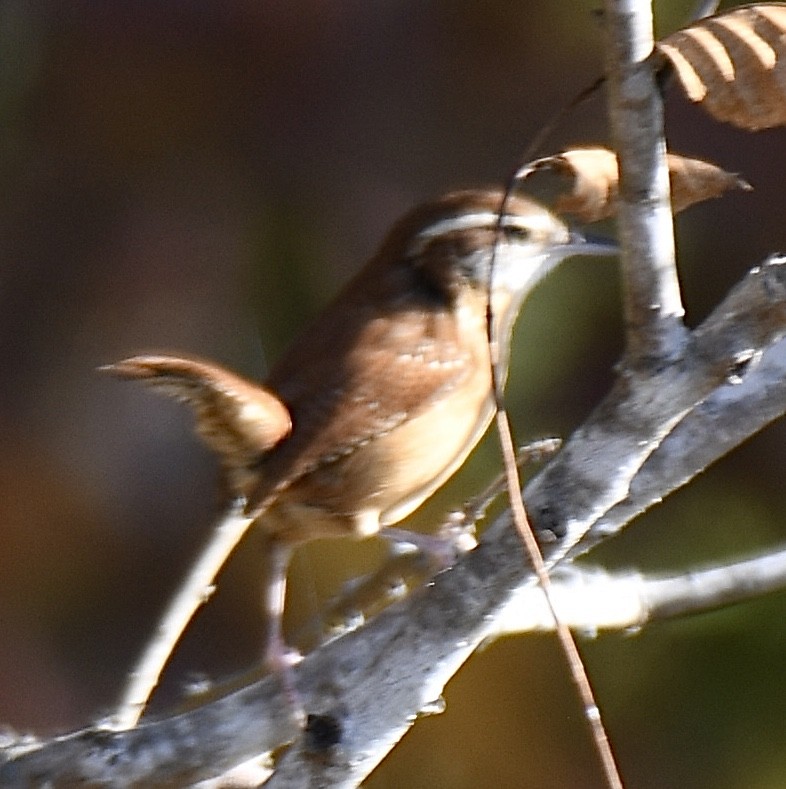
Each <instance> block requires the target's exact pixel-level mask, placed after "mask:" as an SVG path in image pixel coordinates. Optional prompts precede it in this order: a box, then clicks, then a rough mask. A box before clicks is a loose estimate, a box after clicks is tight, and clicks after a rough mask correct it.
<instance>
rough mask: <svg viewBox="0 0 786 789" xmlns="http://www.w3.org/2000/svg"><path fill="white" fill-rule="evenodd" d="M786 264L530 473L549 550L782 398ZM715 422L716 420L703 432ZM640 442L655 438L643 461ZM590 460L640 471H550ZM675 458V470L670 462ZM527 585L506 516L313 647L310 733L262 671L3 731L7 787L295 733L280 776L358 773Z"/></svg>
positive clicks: (218, 765) (757, 425)
mask: <svg viewBox="0 0 786 789" xmlns="http://www.w3.org/2000/svg"><path fill="white" fill-rule="evenodd" d="M785 263H786V260H784V259H782V258H772V259H771V260H769V261H768V262H767V263H766V264H764V265H763V266H761V267H760V268H757V269H754V270H753V271H752V272H751V273H750V274H749V275H748V276H747V277H746V278H745V279H744V280H743V281H742V282H741V283H740V284H739V285H738V286H736V287H735V288H734V289H733V291H732V292H731V293H730V294H729V296H728V297H727V298H726V299H725V300H724V302H723V303H722V304H721V305H720V306H719V307H718V309H717V310H715V312H714V313H713V314H712V315H711V316H710V317H709V318H708V319H707V320H706V321H705V323H704V324H703V325H702V326H701V327H699V328H698V329H697V330H696V331H695V332H694V335H693V337H692V339H691V342H690V343H689V345H688V347H689V348H690V349H691V350H690V353H689V354H688V356H687V357H686V359H684V360H683V361H681V362H679V363H676V362H675V363H673V364H671V365H669V366H668V367H666V368H665V369H663V370H661V371H659V372H657V373H656V374H655V375H654V376H653V379H652V382H651V383H650V384H649V385H646V384H645V382H637V384H636V385H635V386H629V385H627V382H628V381H629V378H630V377H629V376H628V374H627V373H626V371H624V370H623V371H621V373H620V382H619V383H618V385H617V386H616V387H615V388H614V390H613V391H612V393H611V394H610V395H609V397H608V398H607V399H606V401H605V402H604V403H603V404H602V405H601V406H600V407H599V408H598V409H597V411H596V413H595V415H594V416H593V417H592V418H591V420H590V421H589V422H588V423H587V425H585V426H584V427H582V428H581V429H580V430H579V431H577V433H576V434H575V435H574V436H573V437H572V438H571V440H570V442H569V444H568V448H567V449H568V451H567V453H565V452H564V451H563V453H561V454H560V455H559V456H557V458H556V459H555V460H554V461H553V462H552V463H551V464H550V465H549V466H547V467H546V469H545V470H544V472H543V473H542V474H541V475H540V478H539V479H535V480H533V482H532V483H531V484H530V486H528V489H527V491H526V497H527V500H528V501H537V502H538V512H541V513H543V512H547V513H551V515H552V520H551V521H550V523H551V532H550V533H551V535H552V541H551V542H550V543H548V544H546V545H545V546H544V548H545V551H546V555H547V556H548V557H549V558H550V560H551V561H555V557H560V556H564V555H565V554H566V552H567V551H568V550H569V547H570V535H571V529H570V528H569V526H570V521H569V518H570V517H575V516H573V515H566V514H567V513H584V517H587V515H586V514H587V513H589V514H590V515H592V516H594V518H593V520H592V523H593V524H595V526H596V528H597V529H600V528H601V527H602V528H603V529H604V530H606V531H615V530H617V529H618V528H620V527H621V525H622V523H623V519H624V518H626V517H627V518H630V517H632V516H633V515H634V514H635V513H637V512H639V511H641V510H643V509H645V508H646V507H647V506H649V505H650V504H651V503H652V502H653V501H654V500H656V499H658V498H662V497H663V496H665V495H667V494H668V493H669V492H670V490H672V489H673V488H674V487H676V486H677V485H678V484H681V483H682V482H685V481H686V480H687V479H689V478H690V477H692V476H694V475H695V474H697V473H698V472H700V471H701V470H702V469H703V468H704V467H705V466H706V465H707V463H709V462H711V461H712V460H714V459H716V458H718V457H720V456H721V455H723V454H724V453H725V452H727V451H728V450H729V449H730V448H731V446H733V445H735V444H736V443H739V442H740V441H742V440H744V439H745V438H746V437H748V436H749V435H751V434H752V433H754V432H756V431H757V430H759V429H761V428H762V427H764V426H765V425H766V424H767V423H769V422H770V421H771V420H772V419H773V418H775V417H776V416H778V415H780V414H782V413H783V412H784V411H786V375H784V374H783V369H782V367H781V365H782V364H783V362H782V359H783V358H784V357H786V353H784V352H783V345H784V342H786V341H784V340H782V337H783V335H784V327H786V265H784V264H785ZM743 352H744V353H743ZM759 359H760V360H761V361H760V362H759V363H758V364H756V362H757V360H759ZM737 382H739V383H737ZM743 387H753V388H755V400H754V401H753V403H749V400H750V396H751V395H750V392H748V393H747V396H746V397H740V396H739V394H740V393H742V394H745V392H746V390H745V389H743ZM707 419H711V420H712V422H711V424H712V426H713V427H712V429H707V430H702V429H701V426H702V424H706V422H704V423H702V421H701V420H707ZM697 420H698V421H697ZM664 425H665V426H668V427H667V429H665V428H664ZM647 431H651V432H649V433H648V432H647ZM653 433H654V435H653ZM664 435H665V437H666V440H664V437H663V436H664ZM642 443H646V444H648V445H652V444H657V447H656V448H657V451H653V452H651V453H649V454H650V455H651V457H650V459H649V460H648V461H647V462H646V463H642V462H641V452H640V447H641V444H642ZM693 446H696V447H698V449H696V450H691V447H693ZM581 458H585V459H586V458H589V459H590V460H584V461H583V462H584V463H588V462H594V463H596V464H597V465H601V466H602V467H603V468H604V469H606V472H607V473H608V475H609V477H610V478H611V477H613V476H614V475H613V473H612V472H615V473H618V470H623V471H624V470H627V469H630V468H632V467H636V469H637V470H636V471H635V472H634V473H632V474H631V475H630V484H626V486H625V489H624V491H622V494H621V495H620V494H619V493H618V494H617V495H616V496H614V497H613V499H614V501H613V504H612V506H609V500H610V498H612V497H609V495H608V486H603V485H597V484H596V485H594V486H591V487H590V488H589V492H590V494H594V496H595V498H594V499H593V497H592V495H588V493H587V492H586V491H585V490H584V489H583V488H582V485H581V483H580V482H578V483H575V484H573V483H571V484H566V485H565V486H564V487H563V488H559V487H557V486H555V485H553V484H544V480H546V481H550V480H552V479H553V478H554V476H553V475H554V474H555V472H554V470H553V469H554V468H557V469H560V468H562V469H564V468H570V467H571V464H574V466H575V464H576V463H577V462H578V460H577V459H581ZM577 468H578V469H579V470H581V469H582V468H584V466H583V465H582V463H578V466H577ZM671 468H675V469H677V471H675V472H674V473H664V469H671ZM560 473H561V474H564V473H566V472H565V471H561V472H560ZM575 473H578V472H575ZM659 474H662V476H659ZM568 479H570V478H568ZM579 479H581V476H580V477H579ZM555 513H556V514H561V517H562V518H563V520H559V518H557V519H555V518H554V517H553V515H554V514H555ZM599 533H600V532H599V531H595V532H593V535H597V534H599ZM559 535H562V536H561V537H560V536H559ZM532 585H533V580H532V575H531V572H530V571H529V569H528V568H527V566H526V564H525V560H524V557H523V554H522V551H521V547H520V544H519V540H518V537H517V535H516V534H515V532H514V530H513V529H512V528H510V525H509V522H508V519H507V517H505V516H503V517H501V518H500V519H498V520H497V521H496V522H495V523H494V524H493V525H492V526H491V527H490V528H489V529H488V530H487V532H486V534H485V535H484V537H483V539H482V540H481V542H480V545H479V546H478V548H477V549H475V550H474V551H472V552H470V553H468V554H467V555H466V556H465V557H463V558H462V559H461V560H460V561H459V562H458V564H457V565H456V566H454V567H453V568H452V569H450V570H448V571H446V572H443V573H441V574H439V575H438V576H437V577H436V578H434V580H433V582H432V583H430V584H429V585H427V586H425V587H423V588H421V589H419V590H418V591H417V592H415V593H413V594H412V595H411V596H410V597H408V598H407V599H406V600H403V601H400V602H399V603H396V604H394V605H392V606H391V607H390V608H388V609H386V610H385V611H383V612H382V613H381V614H380V615H379V616H378V617H376V618H375V619H374V620H372V621H371V622H369V623H368V624H367V625H365V626H364V627H362V628H360V629H358V630H356V631H354V632H351V633H348V634H346V635H345V636H343V637H341V638H339V639H336V640H334V641H332V642H331V643H329V644H326V645H324V646H323V647H321V648H320V649H318V650H316V651H315V652H313V653H312V654H310V655H308V656H307V657H306V658H305V659H304V660H303V662H302V663H301V664H300V665H299V666H298V667H297V682H298V689H299V691H300V694H301V697H302V699H303V703H304V705H305V708H306V709H307V710H308V711H309V713H311V715H312V718H311V725H310V726H309V727H308V728H307V730H306V731H305V732H299V731H298V730H297V727H296V726H295V724H294V723H293V722H290V721H289V719H288V716H287V705H286V700H285V699H284V698H283V697H282V694H281V693H280V689H279V687H278V685H277V681H276V680H275V679H274V678H271V677H265V678H263V679H260V680H258V681H256V682H251V683H249V684H248V685H246V686H244V687H242V688H241V689H240V690H236V691H234V692H228V693H227V694H226V695H224V696H223V697H221V698H217V699H213V700H206V701H205V702H204V703H202V704H199V705H198V706H197V707H196V708H195V709H192V710H190V711H188V712H184V713H182V714H180V715H176V716H173V717H171V718H167V719H164V720H159V721H153V722H143V723H142V724H141V725H139V726H138V727H136V728H134V729H131V730H128V731H123V732H112V731H107V730H105V729H101V728H100V727H98V728H91V729H87V730H84V731H81V732H76V733H74V734H72V735H69V736H66V737H61V738H56V739H53V740H50V741H47V742H16V743H9V744H8V745H7V746H6V747H5V748H3V749H2V756H0V759H2V761H1V762H0V786H9V787H16V786H19V787H22V786H31V785H42V784H46V783H47V782H52V784H54V785H72V784H75V783H81V784H82V785H85V786H108V785H111V786H113V787H118V786H166V785H170V786H171V785H181V786H182V785H188V784H191V783H195V782H197V781H199V780H204V779H207V778H210V777H215V776H217V775H220V774H223V773H225V772H226V771H228V770H229V769H231V768H232V767H233V766H235V765H237V764H240V763H242V762H245V761H247V760H249V759H252V758H255V757H258V756H260V755H261V754H264V753H268V752H270V751H272V750H275V749H276V748H277V747H280V746H282V745H284V744H286V743H288V742H293V743H294V744H293V746H292V747H291V748H290V749H289V751H287V752H286V753H285V754H284V756H283V757H282V758H281V759H280V760H279V763H278V765H277V768H276V770H275V772H274V774H273V776H272V778H271V779H270V782H269V785H270V786H272V787H282V786H299V787H302V786H308V785H312V786H347V787H348V786H356V785H357V784H358V783H360V782H361V781H362V779H363V778H364V777H365V776H366V775H368V774H369V773H370V772H371V770H372V769H373V768H374V767H375V766H376V765H377V764H378V763H379V762H380V761H381V760H382V759H383V758H384V756H385V755H386V754H387V752H388V751H389V750H390V749H391V748H392V747H393V746H394V745H395V744H396V742H397V741H398V740H399V739H400V738H401V736H402V735H403V734H404V732H405V731H406V730H407V729H408V728H409V727H410V726H411V725H412V722H413V721H414V720H415V719H416V718H417V716H418V714H419V713H420V711H422V710H424V709H429V708H430V706H431V705H432V703H433V702H434V701H435V700H436V699H438V698H439V696H440V694H441V692H442V689H443V688H444V686H445V684H446V683H447V682H448V681H449V679H450V677H451V676H452V675H453V674H454V673H455V672H456V670H457V669H458V668H459V666H460V665H461V664H462V663H463V662H464V661H465V660H466V659H467V658H468V657H469V655H470V654H471V653H472V652H473V651H474V650H475V648H476V647H477V646H478V645H479V644H480V643H481V642H482V641H484V640H485V639H487V638H489V637H491V636H492V635H493V633H494V632H495V631H496V630H498V629H499V627H500V625H499V624H498V623H499V622H501V621H502V617H503V615H506V614H505V612H506V607H507V606H509V605H510V601H511V599H513V597H514V596H515V595H518V594H520V593H521V590H522V589H525V588H527V587H531V586H532ZM688 585H689V587H691V586H692V584H691V583H690V581H688ZM734 585H738V586H743V584H742V582H739V583H736V582H735V583H734V584H733V586H734Z"/></svg>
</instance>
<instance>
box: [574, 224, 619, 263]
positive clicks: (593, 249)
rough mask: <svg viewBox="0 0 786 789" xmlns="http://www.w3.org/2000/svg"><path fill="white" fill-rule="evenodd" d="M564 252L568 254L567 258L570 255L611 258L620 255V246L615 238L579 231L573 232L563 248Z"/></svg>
mask: <svg viewBox="0 0 786 789" xmlns="http://www.w3.org/2000/svg"><path fill="white" fill-rule="evenodd" d="M563 251H564V252H565V253H566V254H565V256H566V257H567V256H568V255H592V256H596V257H604V256H605V257H611V256H614V255H619V252H620V246H619V244H618V243H617V242H616V241H615V240H614V239H613V238H604V237H603V236H592V235H587V234H585V233H580V232H579V231H578V230H571V231H570V235H569V237H568V242H567V244H565V246H564V247H563Z"/></svg>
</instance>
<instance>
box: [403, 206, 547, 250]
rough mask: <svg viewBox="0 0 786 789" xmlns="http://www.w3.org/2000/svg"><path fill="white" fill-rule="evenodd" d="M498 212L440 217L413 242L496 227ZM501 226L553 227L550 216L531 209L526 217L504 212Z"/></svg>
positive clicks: (534, 228) (539, 228) (537, 228)
mask: <svg viewBox="0 0 786 789" xmlns="http://www.w3.org/2000/svg"><path fill="white" fill-rule="evenodd" d="M498 221H499V214H498V213H496V212H495V211H482V212H477V213H471V214H459V215H458V216H451V217H448V218H446V219H441V220H439V221H438V222H435V223H434V224H433V225H429V226H428V227H426V228H424V229H423V230H421V231H420V233H418V234H417V236H415V243H416V244H417V242H423V241H428V240H430V239H432V238H438V237H439V236H442V235H446V234H448V233H453V232H455V231H457V230H469V229H470V228H481V227H487V228H489V229H493V228H496V227H497V222H498ZM499 224H500V226H501V227H521V228H525V229H528V230H536V231H537V230H542V231H546V232H548V231H549V230H551V229H552V227H553V224H554V223H553V220H552V218H551V217H550V216H549V215H548V214H547V213H545V212H540V211H533V212H530V213H528V214H527V216H526V217H524V216H521V215H519V214H505V215H504V216H503V217H502V221H501V222H500V223H499Z"/></svg>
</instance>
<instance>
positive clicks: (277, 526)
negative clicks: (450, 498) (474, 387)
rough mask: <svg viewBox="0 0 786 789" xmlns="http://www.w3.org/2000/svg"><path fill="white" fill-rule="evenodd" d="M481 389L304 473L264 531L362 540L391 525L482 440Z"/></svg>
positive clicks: (489, 409)
mask: <svg viewBox="0 0 786 789" xmlns="http://www.w3.org/2000/svg"><path fill="white" fill-rule="evenodd" d="M486 392H487V390H486V391H484V392H483V395H482V396H481V395H478V394H475V396H474V397H473V396H472V393H470V392H468V393H466V394H464V395H462V398H469V401H468V402H456V400H455V396H454V399H450V398H447V399H446V400H444V401H442V402H439V403H436V404H433V405H432V406H431V407H430V408H427V409H424V411H423V413H422V414H418V415H416V416H415V417H413V418H411V419H409V420H406V421H405V422H404V423H403V424H401V425H399V426H398V427H396V428H395V429H394V430H392V431H391V432H389V433H386V434H382V435H378V436H375V437H374V438H373V439H372V440H370V441H369V442H367V443H366V444H364V445H363V446H361V447H358V448H356V449H355V451H353V452H351V453H349V454H347V455H345V456H344V457H342V458H339V459H336V460H333V461H331V462H330V463H326V464H324V465H322V466H319V467H318V468H317V469H314V470H313V471H311V472H309V473H308V474H306V475H304V476H303V477H301V478H300V479H298V481H297V483H296V484H295V485H293V486H292V487H290V488H288V489H287V490H285V491H283V492H282V494H281V496H280V497H279V498H278V499H277V500H276V502H275V504H274V505H273V507H272V508H271V509H272V510H273V512H271V513H270V515H271V516H272V519H273V521H274V522H273V523H270V522H268V523H266V524H265V525H266V527H271V526H272V530H273V531H274V532H276V531H278V532H282V533H283V532H286V533H287V538H288V539H291V540H293V541H299V540H298V536H297V532H299V531H304V533H307V536H309V537H313V536H314V535H315V534H316V533H319V534H321V535H322V536H340V535H342V534H343V535H346V534H355V535H357V536H367V535H369V534H373V533H374V532H376V531H378V529H379V528H380V527H381V526H388V525H391V524H394V523H398V522H399V521H400V520H402V519H403V518H405V517H406V516H407V515H409V514H410V513H411V512H413V511H414V510H415V509H417V507H418V506H420V504H421V503H422V502H423V501H425V500H426V499H427V498H428V497H429V496H431V495H432V493H434V491H436V490H437V489H438V488H439V487H440V486H441V485H442V484H443V483H444V482H445V481H446V480H447V479H448V478H449V477H450V476H451V475H452V474H453V473H454V472H455V471H456V470H457V469H458V468H459V467H460V466H461V464H462V463H463V462H464V460H465V459H466V457H467V455H469V453H470V452H471V451H472V449H473V448H474V446H475V445H476V444H477V442H478V440H479V439H480V438H481V437H482V435H483V433H484V432H485V431H486V428H487V427H488V424H489V422H490V420H491V416H492V414H493V404H492V401H491V399H490V397H489V396H488V395H487V394H486ZM456 396H458V395H456ZM469 414H471V415H472V418H471V419H469V418H467V417H468V415H469ZM266 520H267V519H266Z"/></svg>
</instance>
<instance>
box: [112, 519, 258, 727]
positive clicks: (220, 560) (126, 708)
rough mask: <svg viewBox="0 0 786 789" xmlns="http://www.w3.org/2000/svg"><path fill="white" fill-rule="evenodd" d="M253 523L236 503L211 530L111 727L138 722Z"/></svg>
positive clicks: (131, 678)
mask: <svg viewBox="0 0 786 789" xmlns="http://www.w3.org/2000/svg"><path fill="white" fill-rule="evenodd" d="M251 523H252V519H251V518H247V517H246V516H245V515H243V514H242V511H241V510H240V509H239V508H238V507H237V506H233V507H232V508H231V509H230V510H228V511H227V513H226V514H225V515H224V516H223V517H222V518H221V520H220V521H219V523H218V525H217V526H216V527H215V528H214V529H213V530H212V531H211V534H210V538H209V540H208V543H207V545H206V546H205V547H204V548H203V549H202V552H201V553H200V555H199V558H198V559H197V561H196V563H195V564H194V566H193V567H192V568H191V570H190V571H189V573H188V576H187V577H186V579H185V580H184V581H183V583H182V584H181V585H180V587H179V588H178V590H177V592H176V593H175V596H174V597H173V598H172V600H171V601H170V603H169V606H168V607H167V609H166V611H165V612H164V615H163V616H162V617H161V620H160V621H159V623H158V627H156V631H155V633H154V634H153V637H152V638H151V639H150V641H149V642H148V644H147V646H146V647H145V651H144V652H143V653H142V656H141V657H140V658H139V661H138V662H137V664H136V667H135V668H134V669H133V671H132V672H131V673H130V675H129V678H128V684H127V685H126V687H125V689H124V691H123V695H122V698H121V699H120V702H119V703H118V706H117V709H116V710H115V712H114V714H113V715H112V718H111V723H110V725H111V727H112V728H115V729H128V728H131V727H132V726H135V725H136V724H137V722H138V721H139V718H140V717H141V716H142V713H143V712H144V710H145V707H146V706H147V703H148V701H149V700H150V696H151V695H152V694H153V691H154V690H155V688H156V686H157V685H158V680H159V679H160V677H161V672H162V671H163V670H164V666H165V665H166V664H167V662H168V661H169V658H170V656H171V655H172V652H173V650H174V648H175V645H176V644H177V642H178V641H179V640H180V638H181V636H182V635H183V632H184V631H185V629H186V627H187V626H188V623H189V622H190V621H191V619H192V617H193V616H194V613H195V612H196V610H197V609H198V608H199V607H200V606H201V605H203V604H204V603H206V602H207V600H208V599H209V598H210V596H211V594H212V593H213V582H214V581H215V578H216V575H217V574H218V572H219V570H220V569H221V568H222V567H223V566H224V564H225V562H226V560H227V558H228V557H229V555H230V554H231V553H232V551H233V550H234V549H235V546H236V545H237V544H238V543H239V542H240V540H241V539H242V538H243V535H244V534H245V533H246V532H247V531H248V528H249V526H250V525H251Z"/></svg>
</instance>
